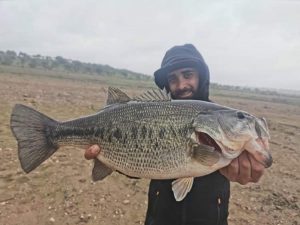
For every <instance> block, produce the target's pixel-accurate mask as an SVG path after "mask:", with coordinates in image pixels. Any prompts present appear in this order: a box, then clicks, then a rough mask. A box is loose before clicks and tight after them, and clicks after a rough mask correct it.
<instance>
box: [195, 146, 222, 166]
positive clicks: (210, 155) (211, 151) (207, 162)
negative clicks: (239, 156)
mask: <svg viewBox="0 0 300 225" xmlns="http://www.w3.org/2000/svg"><path fill="white" fill-rule="evenodd" d="M220 157H221V155H220V153H219V152H218V151H216V150H215V148H214V147H211V146H208V145H204V144H203V145H202V144H193V146H192V158H193V159H195V160H197V161H198V162H199V163H201V164H202V165H204V166H212V165H214V164H216V163H217V162H218V161H219V159H220Z"/></svg>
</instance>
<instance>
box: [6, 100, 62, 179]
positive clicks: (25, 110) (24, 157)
mask: <svg viewBox="0 0 300 225" xmlns="http://www.w3.org/2000/svg"><path fill="white" fill-rule="evenodd" d="M57 125H58V122H57V121H55V120H53V119H51V118H49V117H47V116H46V115H44V114H42V113H40V112H38V111H36V110H34V109H32V108H29V107H27V106H25V105H21V104H16V105H15V106H14V108H13V110H12V114H11V120H10V127H11V130H12V132H13V134H14V135H15V137H16V139H17V142H18V156H19V160H20V163H21V167H22V169H23V170H24V171H25V172H26V173H29V172H30V171H32V170H34V169H35V168H36V167H38V166H39V165H40V164H41V163H42V162H44V161H45V160H46V159H48V158H49V157H50V156H51V155H52V154H53V153H54V152H56V150H57V149H58V148H59V147H58V145H57V144H55V142H54V141H53V138H51V137H53V130H54V127H56V126H57Z"/></svg>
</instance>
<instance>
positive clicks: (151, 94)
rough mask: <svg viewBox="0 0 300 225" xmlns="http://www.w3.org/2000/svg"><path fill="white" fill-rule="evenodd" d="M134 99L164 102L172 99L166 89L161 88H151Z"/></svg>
mask: <svg viewBox="0 0 300 225" xmlns="http://www.w3.org/2000/svg"><path fill="white" fill-rule="evenodd" d="M133 100H135V101H142V102H162V101H170V100H171V97H170V95H169V94H167V92H166V91H165V90H164V91H162V90H160V89H151V90H149V91H146V92H145V93H143V94H142V95H140V96H137V97H135V98H133Z"/></svg>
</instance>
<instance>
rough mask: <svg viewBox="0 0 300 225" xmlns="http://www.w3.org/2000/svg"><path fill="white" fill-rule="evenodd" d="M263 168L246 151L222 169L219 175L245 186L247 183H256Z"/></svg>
mask: <svg viewBox="0 0 300 225" xmlns="http://www.w3.org/2000/svg"><path fill="white" fill-rule="evenodd" d="M264 169H265V167H264V166H263V165H262V164H260V163H259V162H258V161H256V159H254V157H253V156H251V154H249V153H248V152H247V151H244V152H242V154H241V155H240V156H239V157H238V158H235V159H234V160H232V162H231V163H230V164H229V165H228V166H227V167H224V168H222V169H220V173H221V174H223V175H224V176H225V177H226V178H227V179H228V180H230V181H234V182H238V183H240V184H243V185H244V184H247V183H249V182H254V183H256V182H258V181H259V179H260V178H261V176H262V175H263V172H264Z"/></svg>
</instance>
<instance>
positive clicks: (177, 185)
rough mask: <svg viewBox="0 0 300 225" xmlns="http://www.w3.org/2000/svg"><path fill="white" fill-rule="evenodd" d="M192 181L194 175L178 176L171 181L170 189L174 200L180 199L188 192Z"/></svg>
mask: <svg viewBox="0 0 300 225" xmlns="http://www.w3.org/2000/svg"><path fill="white" fill-rule="evenodd" d="M193 183H194V177H185V178H179V179H177V180H174V181H173V182H172V190H173V193H174V197H175V199H176V201H182V200H183V199H184V198H185V196H186V195H187V194H188V193H189V192H190V190H191V189H192V186H193Z"/></svg>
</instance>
